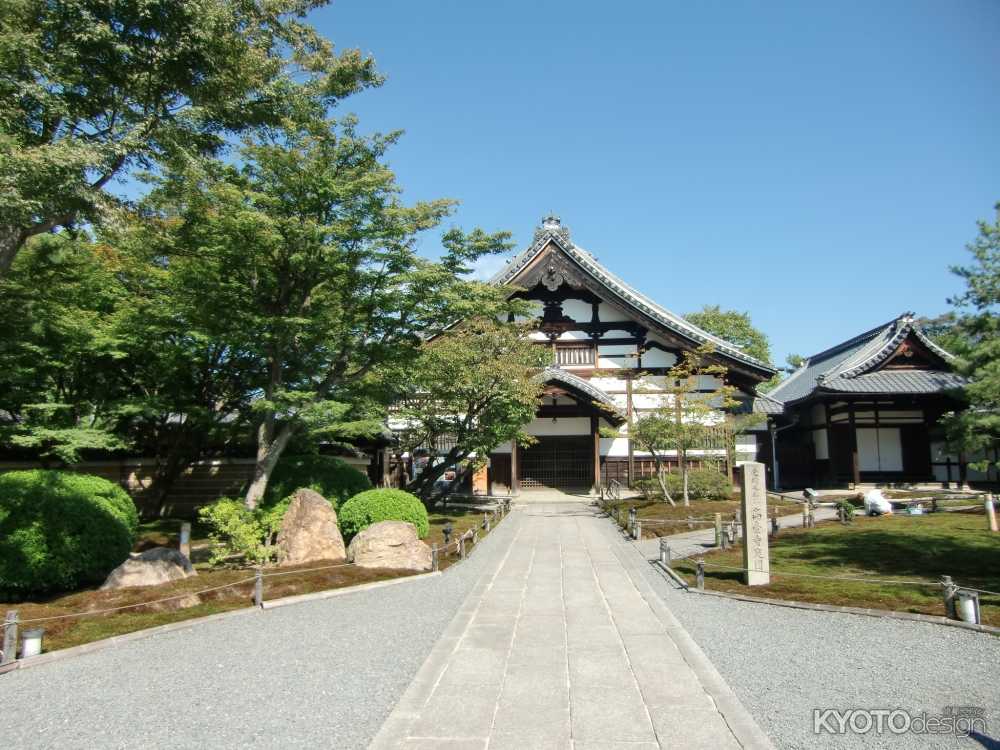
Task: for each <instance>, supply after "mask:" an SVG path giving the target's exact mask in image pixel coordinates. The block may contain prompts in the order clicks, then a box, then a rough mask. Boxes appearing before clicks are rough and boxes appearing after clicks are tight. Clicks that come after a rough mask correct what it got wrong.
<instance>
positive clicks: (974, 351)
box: [944, 204, 1000, 470]
mask: <svg viewBox="0 0 1000 750" xmlns="http://www.w3.org/2000/svg"><path fill="white" fill-rule="evenodd" d="M996 208H997V211H998V219H997V220H996V221H995V222H993V223H989V222H986V221H980V222H979V236H978V237H977V238H976V239H975V240H974V241H973V242H971V243H970V244H969V245H968V249H969V252H970V253H972V263H971V264H970V265H967V266H956V267H953V268H952V271H953V272H954V273H955V274H957V275H958V276H959V277H961V278H962V279H963V280H964V281H965V285H966V288H965V291H964V292H963V293H962V294H960V295H958V296H956V297H954V298H952V299H950V300H949V302H950V303H951V304H952V305H954V307H955V312H956V316H957V320H956V323H955V326H954V329H955V331H954V333H953V334H952V342H953V346H954V347H955V348H956V349H957V351H956V352H955V353H956V354H957V355H958V364H957V369H958V371H959V372H961V373H962V374H963V375H965V376H966V377H968V378H969V383H968V385H967V386H966V387H965V388H964V389H963V395H964V397H965V399H966V400H967V401H968V408H967V409H965V410H963V411H960V412H957V413H954V414H951V415H948V416H946V418H945V422H944V423H945V428H946V430H947V434H948V437H949V441H950V442H951V444H952V445H954V446H955V447H956V448H958V449H960V450H963V451H965V452H966V453H968V454H976V453H981V454H982V455H983V456H984V458H983V460H982V461H979V462H977V466H978V468H980V469H981V470H986V469H987V468H988V467H989V465H990V464H995V463H996V461H995V459H994V458H993V457H992V456H991V455H990V449H991V448H994V447H996V445H997V442H998V441H1000V204H998V205H997V207H996ZM956 333H957V335H955V334H956Z"/></svg>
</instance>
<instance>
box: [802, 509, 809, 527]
mask: <svg viewBox="0 0 1000 750" xmlns="http://www.w3.org/2000/svg"><path fill="white" fill-rule="evenodd" d="M802 528H803V529H808V528H809V506H808V505H803V506H802Z"/></svg>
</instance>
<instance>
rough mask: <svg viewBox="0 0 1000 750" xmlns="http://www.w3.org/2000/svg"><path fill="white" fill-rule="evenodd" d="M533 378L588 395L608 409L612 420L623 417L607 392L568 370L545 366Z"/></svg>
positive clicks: (618, 419) (616, 420)
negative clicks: (559, 384)
mask: <svg viewBox="0 0 1000 750" xmlns="http://www.w3.org/2000/svg"><path fill="white" fill-rule="evenodd" d="M535 379H536V380H538V381H540V382H542V383H561V384H562V385H565V386H567V387H568V388H570V389H571V390H575V391H578V392H580V393H583V394H584V395H586V396H587V397H589V398H590V399H591V400H592V401H596V402H598V403H599V404H601V405H602V406H603V407H604V408H605V410H607V411H608V416H607V418H608V419H609V420H610V421H612V422H619V421H621V420H624V419H625V415H624V414H622V411H621V409H619V408H618V405H617V404H616V403H615V401H614V399H613V398H611V396H609V395H608V394H607V393H605V392H604V391H602V390H601V389H600V388H598V387H597V386H595V385H592V384H591V382H590V381H589V380H585V379H584V378H581V377H579V376H578V375H574V374H573V373H571V372H569V371H568V370H563V369H561V368H559V367H546V368H545V369H544V370H542V371H541V372H540V373H538V374H537V375H536V376H535Z"/></svg>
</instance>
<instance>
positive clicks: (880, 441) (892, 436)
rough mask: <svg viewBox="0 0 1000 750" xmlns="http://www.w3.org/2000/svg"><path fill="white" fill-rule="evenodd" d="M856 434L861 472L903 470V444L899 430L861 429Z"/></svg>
mask: <svg viewBox="0 0 1000 750" xmlns="http://www.w3.org/2000/svg"><path fill="white" fill-rule="evenodd" d="M856 432H857V437H858V465H859V467H860V469H861V471H902V470H903V443H902V440H901V439H900V435H899V428H896V427H879V428H878V429H875V428H874V427H859V428H858V429H857V431H856Z"/></svg>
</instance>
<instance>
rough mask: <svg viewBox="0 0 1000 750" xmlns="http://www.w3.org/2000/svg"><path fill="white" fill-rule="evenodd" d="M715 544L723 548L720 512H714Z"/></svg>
mask: <svg viewBox="0 0 1000 750" xmlns="http://www.w3.org/2000/svg"><path fill="white" fill-rule="evenodd" d="M715 546H716V547H722V548H723V549H725V547H726V545H725V542H723V541H722V514H721V513H716V514H715Z"/></svg>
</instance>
